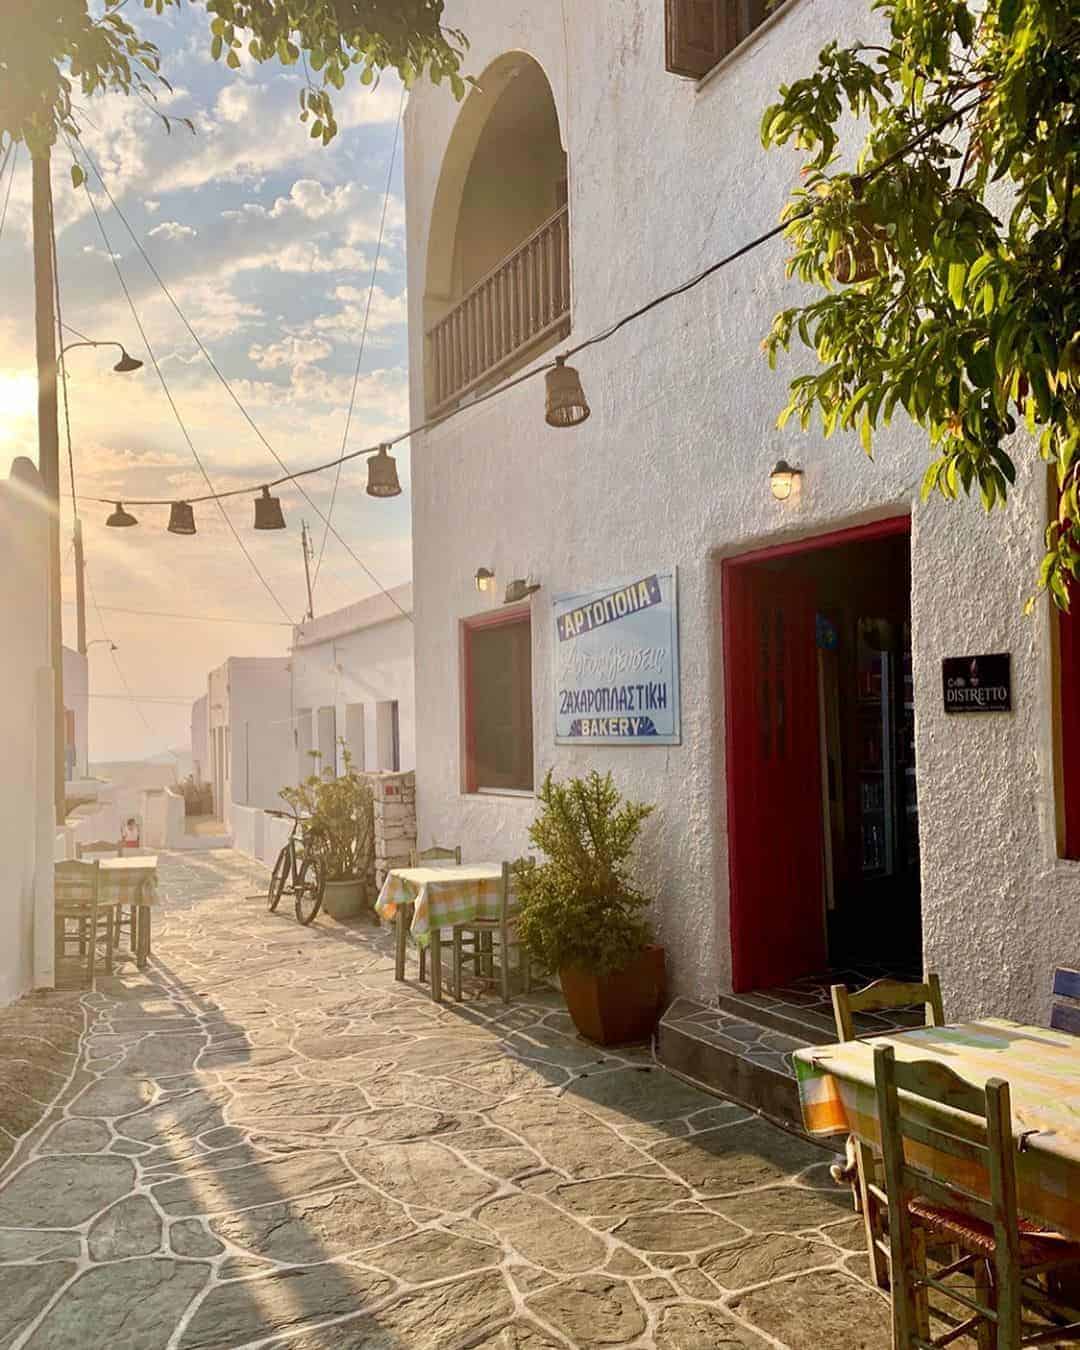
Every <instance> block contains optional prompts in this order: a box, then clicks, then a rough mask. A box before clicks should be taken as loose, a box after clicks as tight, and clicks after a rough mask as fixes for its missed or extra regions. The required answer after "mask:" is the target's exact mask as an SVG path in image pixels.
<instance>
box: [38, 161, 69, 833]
mask: <svg viewBox="0 0 1080 1350" xmlns="http://www.w3.org/2000/svg"><path fill="white" fill-rule="evenodd" d="M32 161H33V224H34V321H35V334H36V341H37V377H38V471H39V473H40V474H41V477H42V481H43V484H44V487H45V495H46V497H47V498H48V504H49V636H50V648H51V656H52V668H53V689H54V706H53V714H54V718H53V724H54V728H55V734H54V737H53V741H54V746H53V749H54V801H55V804H56V823H57V825H62V824H63V822H64V815H65V810H64V742H65V736H64V650H63V624H62V621H61V605H60V601H61V597H60V426H59V417H58V412H57V404H56V312H55V310H54V307H53V295H54V287H55V284H56V283H55V278H54V277H53V250H52V183H51V180H50V176H49V151H48V150H47V149H46V150H42V151H38V152H36V153H35V154H34V155H33V156H32Z"/></svg>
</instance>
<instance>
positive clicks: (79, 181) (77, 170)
mask: <svg viewBox="0 0 1080 1350" xmlns="http://www.w3.org/2000/svg"><path fill="white" fill-rule="evenodd" d="M85 182H86V174H85V173H84V172H83V169H82V166H81V165H80V164H73V165H72V166H71V186H72V187H75V188H78V187H82V185H83V184H84V183H85Z"/></svg>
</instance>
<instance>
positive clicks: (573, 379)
mask: <svg viewBox="0 0 1080 1350" xmlns="http://www.w3.org/2000/svg"><path fill="white" fill-rule="evenodd" d="M545 383H546V385H547V411H546V413H545V415H544V421H545V422H547V424H548V426H549V427H576V426H580V424H581V423H582V422H584V421H585V419H586V418H587V417H588V415H589V403H588V400H587V399H586V397H585V390H584V389H582V387H581V376H580V375H579V374H578V373H577V371H576V370H575V369H574V367H573V366H568V365H567V364H566V357H565V356H557V357H556V358H555V369H554V370H549V371H548V373H547V375H546V376H545Z"/></svg>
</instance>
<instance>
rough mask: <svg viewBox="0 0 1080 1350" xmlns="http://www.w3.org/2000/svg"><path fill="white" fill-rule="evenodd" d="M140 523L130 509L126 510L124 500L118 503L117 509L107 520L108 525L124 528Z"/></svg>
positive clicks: (114, 527)
mask: <svg viewBox="0 0 1080 1350" xmlns="http://www.w3.org/2000/svg"><path fill="white" fill-rule="evenodd" d="M138 523H139V522H138V521H137V520H136V519H135V517H134V516H133V515H132V514H131V512H130V511H125V510H124V503H123V502H117V503H116V507H115V509H114V510H113V512H112V514H111V515H110V516H109V518H108V520H107V521H106V522H105V524H106V525H111V526H112V527H113V529H122V528H123V527H124V526H126V525H138Z"/></svg>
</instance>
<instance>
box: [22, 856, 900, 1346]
mask: <svg viewBox="0 0 1080 1350" xmlns="http://www.w3.org/2000/svg"><path fill="white" fill-rule="evenodd" d="M161 876H162V889H163V891H164V893H165V895H166V901H165V903H164V905H163V907H162V909H160V910H159V911H158V912H157V913H156V915H155V928H154V960H153V962H152V965H151V968H150V969H149V970H148V971H146V972H145V973H144V974H143V975H140V974H138V972H136V971H134V969H131V968H130V967H128V968H126V969H125V973H123V974H122V975H120V976H118V977H116V978H114V979H113V980H112V981H111V982H109V983H107V984H105V985H104V986H103V987H102V988H101V990H100V991H99V992H98V993H97V994H95V995H88V996H86V998H85V999H84V1002H85V1003H86V1005H87V1009H88V1014H89V1017H88V1022H89V1026H88V1030H87V1032H86V1034H85V1035H84V1037H83V1040H82V1043H81V1047H78V1049H79V1057H78V1059H77V1061H75V1060H72V1059H71V1057H70V1056H68V1059H67V1062H66V1067H63V1069H62V1072H56V1071H50V1072H51V1073H52V1074H53V1082H54V1088H55V1087H56V1086H57V1085H59V1084H62V1083H63V1082H64V1081H65V1078H67V1077H68V1075H70V1081H69V1082H68V1085H67V1087H66V1088H65V1089H64V1090H63V1091H62V1093H61V1096H60V1099H59V1102H58V1103H57V1105H56V1106H55V1107H54V1108H53V1109H52V1110H51V1111H50V1112H49V1113H48V1114H47V1115H46V1116H45V1118H44V1119H43V1120H42V1121H41V1122H40V1123H39V1124H37V1125H34V1124H33V1116H32V1115H31V1116H28V1117H27V1118H26V1120H25V1121H24V1123H23V1124H22V1125H21V1126H20V1127H19V1128H18V1129H15V1130H13V1133H15V1134H18V1133H19V1132H20V1130H24V1129H27V1128H28V1129H29V1133H27V1134H25V1135H24V1136H23V1138H22V1142H21V1144H20V1145H19V1147H18V1148H17V1149H16V1151H15V1152H14V1153H13V1154H12V1156H11V1157H10V1159H9V1160H8V1163H7V1165H6V1167H5V1169H4V1171H3V1172H2V1173H0V1348H3V1350H6V1348H7V1347H12V1348H13V1350H18V1347H22V1346H27V1347H29V1348H30V1350H61V1348H63V1350H74V1348H75V1347H88V1346H99V1345H100V1346H109V1347H114V1348H115V1350H165V1347H178V1348H179V1350H226V1348H227V1347H236V1346H249V1345H263V1344H274V1345H280V1346H284V1347H289V1350H330V1347H334V1348H335V1350H359V1347H365V1350H367V1348H368V1347H370V1348H372V1350H389V1348H390V1347H417V1348H418V1350H421V1348H423V1347H431V1348H432V1350H434V1348H435V1347H439V1348H440V1350H452V1348H453V1347H459V1346H460V1347H462V1348H463V1350H464V1347H484V1348H485V1350H494V1348H495V1347H506V1348H507V1350H509V1348H510V1347H521V1348H522V1350H549V1348H550V1347H558V1346H642V1347H657V1350H698V1348H699V1347H700V1348H701V1350H705V1347H708V1348H709V1350H714V1348H715V1347H732V1348H740V1347H754V1346H763V1345H771V1346H788V1347H791V1348H792V1350H885V1348H886V1347H887V1346H888V1345H889V1335H888V1310H887V1305H886V1303H885V1302H884V1301H883V1300H882V1299H881V1297H880V1296H879V1295H878V1294H877V1293H876V1291H874V1290H873V1289H872V1288H871V1287H870V1286H869V1285H868V1284H867V1283H866V1282H865V1279H864V1273H865V1258H864V1257H863V1256H860V1255H859V1254H858V1249H859V1247H860V1246H861V1233H860V1228H859V1224H858V1222H857V1221H856V1220H855V1218H854V1216H853V1215H852V1214H851V1211H850V1207H849V1202H848V1199H847V1196H846V1194H844V1193H841V1192H839V1191H838V1190H837V1189H836V1188H835V1187H834V1186H833V1185H832V1183H831V1182H830V1180H829V1176H828V1172H827V1164H828V1161H829V1155H827V1154H825V1153H823V1152H822V1151H821V1150H819V1149H816V1148H814V1147H812V1146H810V1145H808V1144H805V1143H802V1142H800V1141H799V1140H797V1139H796V1138H794V1137H792V1136H790V1135H787V1134H785V1133H783V1132H782V1131H780V1130H778V1129H774V1128H773V1127H771V1126H768V1125H766V1124H764V1123H762V1122H761V1121H760V1120H757V1119H755V1118H754V1117H752V1116H750V1115H748V1114H747V1113H746V1112H744V1111H742V1110H740V1109H739V1108H737V1107H735V1106H733V1105H730V1104H727V1103H725V1102H722V1101H719V1100H717V1099H716V1098H714V1097H710V1096H707V1095H705V1094H703V1093H701V1092H698V1091H696V1090H694V1089H692V1088H690V1087H687V1086H686V1085H685V1084H683V1083H682V1082H680V1081H679V1080H677V1079H675V1078H673V1077H671V1076H670V1075H668V1074H666V1073H664V1072H663V1071H662V1070H659V1069H657V1068H655V1067H654V1066H653V1065H652V1063H651V1061H650V1059H649V1058H648V1056H647V1055H646V1054H645V1053H644V1052H641V1051H629V1052H620V1053H618V1054H612V1053H607V1052H602V1051H600V1050H598V1049H597V1048H595V1047H592V1046H590V1045H588V1044H586V1043H584V1042H582V1041H580V1040H578V1039H577V1038H576V1036H575V1034H574V1032H573V1028H572V1026H571V1024H570V1022H569V1019H568V1018H567V1017H566V1015H565V1013H564V1012H563V1011H562V1008H561V1004H560V1002H559V1000H558V999H557V998H556V997H555V995H554V994H550V993H541V994H540V995H535V994H534V995H533V996H531V997H530V998H528V999H519V1000H517V1001H515V1002H514V1004H513V1005H512V1006H511V1007H510V1008H509V1010H507V1009H504V1008H503V1006H502V1004H501V1003H500V1002H498V1001H497V1000H495V999H492V998H490V997H484V998H475V999H473V1000H472V1001H471V1002H466V1003H465V1004H464V1005H461V1006H451V1005H449V1004H448V1005H447V1006H445V1007H444V1008H442V1009H441V1010H440V1009H438V1008H436V1007H435V1006H434V1005H432V1003H431V1002H430V1000H429V999H428V997H427V994H426V991H425V990H424V989H422V988H418V987H417V986H416V985H415V984H404V985H402V984H396V983H395V981H394V978H393V958H392V952H391V943H390V934H389V933H388V932H385V931H379V930H378V929H377V928H376V927H375V926H374V925H373V924H371V923H367V924H357V925H352V926H344V925H339V924H335V923H333V922H332V921H330V920H327V919H325V918H320V919H319V920H318V922H317V923H316V924H315V925H314V926H313V927H312V928H311V929H304V928H301V927H300V926H299V925H298V924H297V923H296V922H295V920H294V919H293V917H292V914H291V912H288V913H286V912H285V905H283V907H282V912H281V913H279V914H278V915H270V914H268V913H267V912H266V909H265V904H264V902H263V901H262V899H261V898H260V897H259V895H257V893H261V892H262V891H263V890H264V888H265V884H266V873H265V871H264V869H262V868H261V867H258V866H256V865H255V864H252V863H250V862H248V861H247V860H246V859H244V858H243V857H242V856H241V855H239V854H236V853H231V852H214V853H204V854H186V855H177V854H173V855H164V856H163V857H162V865H161ZM286 903H287V902H286ZM411 970H412V971H413V972H415V962H412V963H411ZM18 1006H19V1008H20V1009H21V1010H25V1009H26V1008H28V1007H32V1006H33V1005H32V1004H21V1005H18ZM71 1015H72V1014H71V1011H70V1004H68V1011H66V1012H65V1013H64V1014H62V1015H61V1021H63V1023H64V1025H65V1026H67V1025H69V1024H70V1019H71ZM20 1018H21V1022H20V1025H25V1016H23V1013H22V1012H20Z"/></svg>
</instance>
